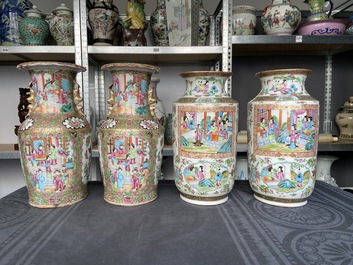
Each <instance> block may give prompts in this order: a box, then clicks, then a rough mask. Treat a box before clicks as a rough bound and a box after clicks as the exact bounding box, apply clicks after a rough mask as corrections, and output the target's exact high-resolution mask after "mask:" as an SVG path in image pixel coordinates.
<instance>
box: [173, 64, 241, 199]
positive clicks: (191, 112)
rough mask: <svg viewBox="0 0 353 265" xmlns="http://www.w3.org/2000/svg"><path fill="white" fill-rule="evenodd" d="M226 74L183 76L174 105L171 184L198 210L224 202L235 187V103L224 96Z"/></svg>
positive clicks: (236, 114) (236, 106)
mask: <svg viewBox="0 0 353 265" xmlns="http://www.w3.org/2000/svg"><path fill="white" fill-rule="evenodd" d="M231 75H232V73H230V72H218V71H196V72H185V73H181V77H183V78H184V79H185V81H186V91H185V94H184V96H183V97H181V98H180V99H179V100H178V101H176V102H175V103H174V105H173V121H172V126H173V151H174V171H175V184H176V186H177V188H178V190H179V191H180V196H181V198H182V199H183V200H184V201H186V202H189V203H193V204H198V205H216V204H220V203H223V202H225V201H227V199H228V193H229V192H230V191H231V189H232V188H233V186H234V172H235V161H236V139H237V125H238V103H237V102H236V101H235V100H233V99H232V98H231V97H230V96H229V94H228V91H226V85H225V84H226V81H227V79H228V78H229V77H230V76H231Z"/></svg>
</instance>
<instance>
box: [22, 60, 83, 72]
mask: <svg viewBox="0 0 353 265" xmlns="http://www.w3.org/2000/svg"><path fill="white" fill-rule="evenodd" d="M43 67H46V68H48V67H51V69H66V70H74V71H76V72H85V71H86V68H85V67H83V66H80V65H77V64H74V63H66V62H53V61H36V62H24V63H20V64H18V65H17V69H22V70H35V69H40V68H43Z"/></svg>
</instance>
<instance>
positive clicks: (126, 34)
mask: <svg viewBox="0 0 353 265" xmlns="http://www.w3.org/2000/svg"><path fill="white" fill-rule="evenodd" d="M144 6H145V0H127V3H126V18H125V19H124V21H123V22H122V26H123V45H124V46H146V45H147V41H146V38H145V35H144V33H145V31H146V29H147V26H148V24H147V21H146V16H145V11H144Z"/></svg>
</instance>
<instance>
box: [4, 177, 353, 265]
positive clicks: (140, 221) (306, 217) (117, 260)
mask: <svg viewBox="0 0 353 265" xmlns="http://www.w3.org/2000/svg"><path fill="white" fill-rule="evenodd" d="M0 264H1V265H5V264H11V265H13V264H31V265H35V264H39V265H42V264H48V265H52V264H65V265H67V264H75V265H77V264H85V265H86V264H88V265H89V264H94V265H97V264H128V265H130V264H144V265H145V264H153V265H158V264H163V265H166V264H182V265H185V264H192V265H197V264H202V265H205V264H222V265H224V264H251V265H256V264H261V265H263V264H271V265H275V264H281V265H282V264H296V265H297V264H298V265H299V264H315V265H316V264H326V265H328V264H342V265H346V264H353V195H352V194H351V193H348V192H346V191H342V190H340V189H339V188H336V187H332V186H330V185H328V184H326V183H323V182H320V181H318V182H317V183H316V187H315V191H314V193H313V195H312V196H311V197H310V198H309V201H308V204H307V205H306V206H303V207H300V208H282V207H275V206H270V205H266V204H264V203H261V202H259V201H257V200H256V199H254V198H253V196H252V192H251V189H250V187H249V184H248V182H247V181H237V182H236V185H235V188H234V189H233V191H232V192H231V193H230V196H229V200H228V201H227V202H226V203H224V204H222V205H218V206H196V205H191V204H188V203H186V202H184V201H182V200H181V199H180V198H179V193H178V191H177V189H176V188H175V186H174V183H173V182H170V181H162V182H161V183H160V185H159V197H158V198H157V200H156V201H154V202H152V203H149V204H146V205H142V206H134V207H121V206H115V205H111V204H108V203H106V202H105V201H104V200H103V185H102V184H101V183H90V184H89V196H88V198H87V199H85V200H84V201H82V202H80V203H77V204H75V205H72V206H68V207H63V208H57V209H37V208H33V207H31V206H29V205H28V203H27V191H26V188H21V189H19V190H17V191H16V192H14V193H12V194H10V195H8V196H6V197H4V198H2V199H1V200H0Z"/></svg>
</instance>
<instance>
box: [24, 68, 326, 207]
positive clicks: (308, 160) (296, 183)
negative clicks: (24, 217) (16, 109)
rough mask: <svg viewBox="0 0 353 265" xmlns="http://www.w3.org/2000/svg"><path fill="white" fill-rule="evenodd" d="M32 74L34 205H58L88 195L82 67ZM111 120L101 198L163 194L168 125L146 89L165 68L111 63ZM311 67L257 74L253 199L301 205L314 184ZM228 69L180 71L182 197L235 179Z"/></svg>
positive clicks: (222, 195)
mask: <svg viewBox="0 0 353 265" xmlns="http://www.w3.org/2000/svg"><path fill="white" fill-rule="evenodd" d="M18 68H20V69H25V70H27V71H28V72H29V74H30V75H31V86H30V88H31V90H30V91H31V92H30V97H29V101H30V103H31V105H30V108H29V109H30V111H29V114H28V115H27V117H26V120H25V121H24V122H23V123H22V124H21V126H20V128H19V147H20V148H19V149H20V153H21V162H22V167H23V172H24V175H25V179H26V182H27V187H28V191H29V203H30V204H31V205H33V206H36V207H42V208H51V207H60V206H65V205H70V204H73V203H76V202H78V201H80V200H82V199H84V198H85V197H86V196H87V180H88V175H89V167H90V160H91V137H90V135H91V131H90V125H89V123H88V122H87V120H86V119H85V117H84V114H83V113H82V110H81V107H80V106H78V105H77V104H78V103H79V102H80V101H81V98H80V97H79V87H78V86H77V85H76V83H75V77H76V74H77V73H78V72H81V71H84V70H85V69H84V68H83V67H80V66H78V65H74V64H68V63H61V62H29V63H22V64H20V65H18ZM102 69H105V70H108V71H109V72H110V73H111V75H112V84H111V85H110V87H109V96H110V97H109V99H108V103H109V108H108V115H107V119H105V120H104V121H102V123H101V127H100V129H99V131H98V148H99V153H100V167H101V172H102V175H103V183H104V199H105V200H106V201H107V202H109V203H112V204H117V205H139V204H145V203H148V202H151V201H153V200H155V199H156V198H157V186H158V178H159V174H160V168H161V163H162V149H163V143H164V140H163V131H164V128H163V126H162V125H161V124H160V123H159V121H158V119H157V118H156V117H155V116H154V115H153V113H151V108H150V105H149V100H150V99H149V96H148V90H149V85H150V81H151V76H152V75H153V74H154V73H156V72H158V71H159V68H158V67H155V66H151V65H146V64H134V63H114V64H107V65H104V66H102ZM309 72H310V71H309V70H306V69H283V70H275V71H265V72H260V73H258V74H257V75H258V76H259V77H260V80H261V83H262V90H261V92H260V94H259V95H258V96H257V97H256V98H255V99H253V100H252V101H250V102H249V103H248V164H249V182H250V185H251V188H252V189H253V191H254V194H255V197H256V198H257V199H259V200H261V201H263V202H266V203H269V204H274V205H281V206H300V205H304V204H305V203H306V201H307V198H308V197H309V196H310V194H311V193H312V191H313V189H314V183H315V166H316V152H317V139H318V127H319V121H318V102H317V101H316V100H315V99H313V98H312V97H311V96H310V95H309V94H308V93H307V92H306V90H305V85H304V83H305V79H306V75H307V74H308V73H309ZM231 75H232V73H229V72H218V71H196V72H185V73H182V74H181V76H182V77H183V78H184V79H185V81H186V90H185V94H184V96H182V97H181V98H180V99H179V100H178V101H176V102H175V103H174V105H173V118H172V126H173V151H174V170H175V184H176V187H177V188H178V190H179V191H180V195H181V198H182V199H183V200H184V201H187V202H190V203H193V204H199V205H216V204H220V203H223V202H225V201H226V200H227V198H228V194H229V192H230V191H231V190H232V188H233V186H234V179H235V176H234V175H235V165H236V142H237V131H238V128H237V123H238V103H237V102H236V101H234V100H233V99H232V98H231V97H230V95H229V91H227V89H226V88H227V80H228V78H229V77H230V76H231Z"/></svg>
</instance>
